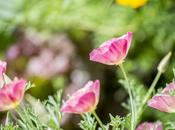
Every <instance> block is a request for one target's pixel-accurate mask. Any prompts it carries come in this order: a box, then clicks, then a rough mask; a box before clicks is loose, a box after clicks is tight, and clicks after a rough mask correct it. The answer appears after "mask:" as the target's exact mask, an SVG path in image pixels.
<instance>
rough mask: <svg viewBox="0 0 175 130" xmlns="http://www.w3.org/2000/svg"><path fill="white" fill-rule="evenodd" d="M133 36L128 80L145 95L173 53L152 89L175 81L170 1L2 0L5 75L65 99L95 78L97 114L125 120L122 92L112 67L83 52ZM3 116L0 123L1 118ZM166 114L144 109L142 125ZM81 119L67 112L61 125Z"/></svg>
mask: <svg viewBox="0 0 175 130" xmlns="http://www.w3.org/2000/svg"><path fill="white" fill-rule="evenodd" d="M127 31H132V32H133V42H132V46H131V49H130V51H129V55H128V57H127V59H126V62H125V64H124V65H125V68H126V69H127V71H128V72H129V73H130V77H132V79H135V80H136V81H137V82H138V83H139V84H144V85H145V87H144V88H145V90H146V89H147V88H148V87H149V85H150V84H151V82H152V80H153V78H154V76H155V75H156V73H157V70H156V67H157V65H158V63H159V61H160V60H161V58H162V57H163V56H164V55H165V54H166V53H167V52H169V51H172V52H173V55H172V59H171V62H170V66H169V68H168V70H167V71H166V73H165V74H164V75H163V76H162V77H161V80H160V81H159V83H158V85H157V88H159V87H164V86H165V84H166V82H170V81H171V80H172V78H173V72H172V69H173V67H174V66H175V60H174V59H175V54H174V51H175V1H174V0H116V1H115V0H0V58H1V59H3V60H6V61H7V62H8V73H9V75H10V76H11V77H13V76H19V77H25V78H26V79H27V80H28V81H29V80H30V81H31V82H32V83H35V84H36V87H35V88H32V89H31V90H30V91H28V93H30V94H31V95H33V96H34V97H36V98H39V99H41V100H44V99H46V98H47V97H48V95H53V94H54V93H56V91H57V90H59V89H63V88H64V98H66V97H67V96H66V95H67V94H71V93H72V92H74V91H75V90H77V89H79V88H81V87H82V86H83V85H84V84H85V83H86V82H87V81H88V80H94V79H97V78H98V79H100V80H101V88H102V89H101V100H100V103H99V105H98V110H97V113H98V114H99V116H100V117H101V118H102V120H103V122H108V121H109V116H108V113H112V114H113V115H116V114H118V115H121V116H123V115H125V114H126V113H127V110H126V109H125V108H124V107H122V105H121V103H122V102H123V101H125V100H126V99H127V97H128V96H127V94H126V92H125V90H124V88H123V87H122V85H121V84H120V83H119V82H118V80H119V79H121V78H122V75H121V72H120V70H119V69H118V68H117V67H115V66H106V65H102V64H98V63H94V62H91V61H89V52H90V51H91V50H92V49H93V48H96V47H98V46H99V45H100V44H101V43H102V42H104V41H105V40H108V39H110V38H112V37H118V36H120V35H123V34H124V33H126V32H127ZM1 115H2V119H3V114H1ZM165 115H166V116H171V115H168V114H163V113H160V112H158V111H156V110H152V109H150V108H148V109H147V110H146V112H145V113H144V115H143V119H142V120H143V121H144V120H149V121H155V120H157V119H159V120H162V121H164V120H166V118H165ZM77 122H79V116H77V115H70V114H69V115H66V117H64V119H63V124H62V125H63V127H64V128H65V129H66V130H74V129H75V130H78V125H77Z"/></svg>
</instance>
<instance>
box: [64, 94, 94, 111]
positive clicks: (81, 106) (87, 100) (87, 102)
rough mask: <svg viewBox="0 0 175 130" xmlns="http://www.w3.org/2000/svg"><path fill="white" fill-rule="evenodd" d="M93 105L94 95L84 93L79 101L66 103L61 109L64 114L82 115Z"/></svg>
mask: <svg viewBox="0 0 175 130" xmlns="http://www.w3.org/2000/svg"><path fill="white" fill-rule="evenodd" d="M94 104H95V95H94V93H86V94H85V95H83V96H82V97H80V98H79V99H75V100H74V101H73V102H72V103H71V102H70V101H68V102H66V103H65V104H64V105H63V107H62V108H61V111H62V112H65V113H83V112H88V111H90V110H91V107H92V106H93V105H94Z"/></svg>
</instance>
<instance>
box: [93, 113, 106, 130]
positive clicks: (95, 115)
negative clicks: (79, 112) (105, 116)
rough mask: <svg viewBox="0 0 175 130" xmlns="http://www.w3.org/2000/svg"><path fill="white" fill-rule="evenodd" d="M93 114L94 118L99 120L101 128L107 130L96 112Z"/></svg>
mask: <svg viewBox="0 0 175 130" xmlns="http://www.w3.org/2000/svg"><path fill="white" fill-rule="evenodd" d="M92 114H93V115H94V117H95V118H96V120H97V122H98V124H99V125H100V126H101V128H102V129H103V130H105V128H104V126H103V123H102V121H101V120H100V118H99V117H98V115H97V114H96V112H95V110H94V111H93V112H92Z"/></svg>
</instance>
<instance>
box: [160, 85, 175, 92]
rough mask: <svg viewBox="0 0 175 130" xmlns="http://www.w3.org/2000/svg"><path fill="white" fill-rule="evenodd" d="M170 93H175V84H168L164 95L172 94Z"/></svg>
mask: <svg viewBox="0 0 175 130" xmlns="http://www.w3.org/2000/svg"><path fill="white" fill-rule="evenodd" d="M170 91H175V84H174V83H170V84H168V85H167V86H166V87H165V88H164V89H163V91H162V93H163V94H170Z"/></svg>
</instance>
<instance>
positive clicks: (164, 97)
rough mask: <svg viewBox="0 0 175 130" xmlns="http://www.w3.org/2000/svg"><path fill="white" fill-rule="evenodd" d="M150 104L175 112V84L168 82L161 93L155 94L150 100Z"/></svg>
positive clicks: (163, 110)
mask: <svg viewBox="0 0 175 130" xmlns="http://www.w3.org/2000/svg"><path fill="white" fill-rule="evenodd" d="M148 106H150V107H152V108H155V109H158V110H160V111H162V112H168V113H174V112H175V84H174V83H170V84H168V85H167V86H166V87H165V88H164V89H163V91H162V93H161V94H158V95H155V96H153V97H152V99H150V100H149V101H148Z"/></svg>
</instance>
